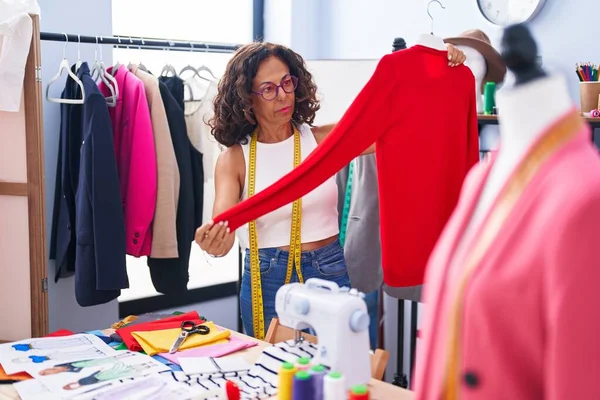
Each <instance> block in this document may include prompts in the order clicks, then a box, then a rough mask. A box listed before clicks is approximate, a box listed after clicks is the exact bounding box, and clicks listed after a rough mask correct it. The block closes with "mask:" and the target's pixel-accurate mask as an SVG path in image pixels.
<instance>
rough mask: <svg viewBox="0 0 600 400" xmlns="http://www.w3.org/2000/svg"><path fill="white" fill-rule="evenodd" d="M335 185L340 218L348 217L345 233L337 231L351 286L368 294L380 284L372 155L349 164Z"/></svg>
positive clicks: (373, 160) (374, 177)
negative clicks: (345, 205) (336, 186)
mask: <svg viewBox="0 0 600 400" xmlns="http://www.w3.org/2000/svg"><path fill="white" fill-rule="evenodd" d="M336 182H337V184H338V193H339V197H341V198H339V199H338V200H339V201H338V210H339V213H340V215H341V216H344V215H346V216H347V218H346V220H345V227H346V229H345V230H342V228H340V239H342V232H343V233H344V242H343V246H344V256H345V259H346V268H348V275H349V276H350V282H351V283H352V287H354V288H356V289H358V290H359V291H361V292H364V293H370V292H372V291H374V290H377V289H379V288H380V287H381V284H382V282H383V272H382V268H381V241H380V239H379V237H380V236H379V195H378V187H377V163H376V161H375V155H374V154H369V155H365V156H362V157H357V158H355V159H354V160H352V162H351V163H350V164H349V165H348V166H347V167H345V168H344V169H342V170H341V171H340V172H339V173H338V174H337V176H336ZM349 182H351V183H349ZM348 186H350V188H348ZM348 189H350V191H349V193H348ZM348 198H349V199H348ZM347 200H349V201H347ZM344 204H347V212H344V207H343V206H344ZM341 222H344V221H343V220H342V221H341Z"/></svg>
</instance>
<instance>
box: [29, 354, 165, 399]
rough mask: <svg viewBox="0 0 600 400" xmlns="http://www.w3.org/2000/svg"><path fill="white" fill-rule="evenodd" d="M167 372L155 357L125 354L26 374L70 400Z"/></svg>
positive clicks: (45, 368)
mask: <svg viewBox="0 0 600 400" xmlns="http://www.w3.org/2000/svg"><path fill="white" fill-rule="evenodd" d="M167 370H169V367H167V366H166V365H164V364H162V363H160V362H158V361H156V360H154V359H153V358H152V357H149V356H147V355H144V354H140V353H133V352H130V351H122V352H115V354H114V355H112V356H108V357H103V358H96V359H88V360H79V361H71V362H66V363H56V364H53V365H45V366H30V368H29V369H28V370H27V372H28V373H29V374H30V375H31V376H32V377H33V378H35V379H37V380H39V381H40V382H41V383H42V384H43V385H44V386H46V387H47V388H48V389H49V390H50V391H51V392H52V393H55V394H58V395H60V396H62V398H65V399H71V398H73V397H75V396H76V395H78V394H82V393H84V392H88V391H89V390H91V389H95V388H98V387H101V386H104V385H106V384H107V383H109V382H110V381H113V380H119V379H125V378H133V377H137V376H143V375H149V374H152V373H158V372H163V371H167Z"/></svg>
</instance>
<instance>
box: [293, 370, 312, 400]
mask: <svg viewBox="0 0 600 400" xmlns="http://www.w3.org/2000/svg"><path fill="white" fill-rule="evenodd" d="M314 396H315V390H314V385H313V377H312V375H311V374H310V372H308V371H298V372H296V374H295V375H294V385H293V389H292V400H314Z"/></svg>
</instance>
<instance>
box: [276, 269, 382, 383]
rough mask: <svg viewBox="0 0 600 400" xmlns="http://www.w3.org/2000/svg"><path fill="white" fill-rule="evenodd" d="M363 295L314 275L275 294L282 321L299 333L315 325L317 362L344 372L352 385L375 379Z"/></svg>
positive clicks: (313, 327) (315, 360)
mask: <svg viewBox="0 0 600 400" xmlns="http://www.w3.org/2000/svg"><path fill="white" fill-rule="evenodd" d="M363 297H364V294H362V293H360V292H358V291H357V290H356V289H349V288H346V287H342V288H340V287H339V286H338V285H337V284H336V283H335V282H330V281H326V280H322V279H316V278H311V279H308V280H307V281H306V282H305V284H301V283H290V284H288V285H284V286H282V287H281V288H280V289H279V290H278V291H277V295H276V298H275V310H276V311H277V316H278V317H279V322H280V323H281V324H282V325H285V326H288V327H290V328H293V329H295V330H296V332H297V333H298V331H300V330H302V329H306V328H312V329H314V330H315V332H316V336H317V337H318V342H319V343H318V346H317V347H318V351H317V353H316V355H315V357H314V359H313V362H314V363H315V364H322V365H324V366H326V367H329V368H330V369H331V371H338V372H340V373H342V374H343V375H344V376H345V378H346V379H345V380H346V387H347V388H348V389H349V388H350V387H351V386H353V385H358V384H366V383H368V382H369V380H370V379H371V356H370V353H369V314H368V312H367V305H366V304H365V301H364V300H363ZM296 337H297V338H298V334H297V335H296Z"/></svg>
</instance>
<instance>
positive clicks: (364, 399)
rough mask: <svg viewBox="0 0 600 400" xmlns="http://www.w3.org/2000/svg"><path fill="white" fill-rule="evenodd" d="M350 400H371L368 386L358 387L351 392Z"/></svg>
mask: <svg viewBox="0 0 600 400" xmlns="http://www.w3.org/2000/svg"><path fill="white" fill-rule="evenodd" d="M348 400H369V389H368V388H367V385H356V386H353V387H352V390H350V397H349V398H348Z"/></svg>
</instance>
